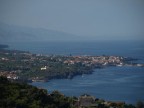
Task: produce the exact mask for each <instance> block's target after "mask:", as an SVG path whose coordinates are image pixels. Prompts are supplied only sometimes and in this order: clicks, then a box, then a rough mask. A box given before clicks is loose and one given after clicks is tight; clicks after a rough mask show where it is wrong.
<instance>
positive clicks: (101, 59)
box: [64, 56, 124, 66]
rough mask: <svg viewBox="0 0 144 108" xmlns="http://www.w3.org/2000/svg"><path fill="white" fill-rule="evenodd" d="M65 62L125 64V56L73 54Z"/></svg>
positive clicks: (69, 63)
mask: <svg viewBox="0 0 144 108" xmlns="http://www.w3.org/2000/svg"><path fill="white" fill-rule="evenodd" d="M64 63H66V64H68V65H71V64H76V63H82V64H84V65H96V64H99V65H119V66H120V65H123V64H124V62H123V57H119V56H73V57H71V58H68V59H67V60H65V61H64Z"/></svg>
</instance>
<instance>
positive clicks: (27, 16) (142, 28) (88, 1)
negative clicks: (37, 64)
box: [0, 0, 144, 39]
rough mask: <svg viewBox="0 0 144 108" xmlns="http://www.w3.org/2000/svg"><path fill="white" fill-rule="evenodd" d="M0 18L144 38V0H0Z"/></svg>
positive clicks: (101, 34)
mask: <svg viewBox="0 0 144 108" xmlns="http://www.w3.org/2000/svg"><path fill="white" fill-rule="evenodd" d="M0 22H4V23H7V24H14V25H22V26H29V27H36V28H47V29H53V30H58V31H64V32H67V33H72V34H76V35H82V36H84V37H87V36H90V37H91V38H92V37H93V38H100V39H108V38H111V39H113V38H114V39H137V38H139V39H141V38H142V39H143V36H144V0H0Z"/></svg>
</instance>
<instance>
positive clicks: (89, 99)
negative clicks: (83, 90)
mask: <svg viewBox="0 0 144 108" xmlns="http://www.w3.org/2000/svg"><path fill="white" fill-rule="evenodd" d="M78 101H79V108H87V107H97V104H95V98H94V97H93V96H90V95H87V94H84V95H82V96H80V97H79V99H78Z"/></svg>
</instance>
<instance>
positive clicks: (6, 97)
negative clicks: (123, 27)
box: [0, 77, 143, 108]
mask: <svg viewBox="0 0 144 108" xmlns="http://www.w3.org/2000/svg"><path fill="white" fill-rule="evenodd" d="M0 91H1V92H0V108H135V106H133V105H127V104H125V103H123V102H111V101H104V100H103V99H97V98H94V97H93V96H90V95H87V94H84V95H82V96H80V97H79V98H77V97H67V96H65V95H63V94H61V93H60V92H58V91H53V92H52V93H50V94H49V93H47V91H46V90H45V89H42V88H37V87H34V86H32V85H28V84H26V83H20V82H16V81H12V80H11V81H9V80H8V79H7V78H5V77H0ZM142 104H143V103H140V105H141V106H142ZM140 105H139V106H140ZM142 107H143V106H142ZM137 108H141V107H137Z"/></svg>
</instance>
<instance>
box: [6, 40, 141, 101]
mask: <svg viewBox="0 0 144 108" xmlns="http://www.w3.org/2000/svg"><path fill="white" fill-rule="evenodd" d="M7 44H8V45H10V49H18V50H24V51H30V52H32V53H36V54H45V55H51V54H55V55H70V54H71V55H118V56H125V57H133V58H136V59H138V60H137V61H135V62H137V63H144V43H143V42H142V41H91V42H86V41H85V42H27V43H26V42H23V43H20V42H19V43H18V42H17V43H12V42H11V43H10V42H9V43H7ZM32 85H35V86H37V87H41V88H45V89H47V90H48V92H49V93H50V92H52V91H53V90H59V91H60V92H62V93H63V94H65V95H67V96H80V95H82V94H84V93H87V94H90V95H93V96H95V97H96V98H101V99H105V100H109V101H124V102H126V103H132V104H135V103H136V102H137V101H139V100H141V101H144V67H143V68H142V67H128V66H123V67H107V68H104V69H95V70H94V72H93V74H90V75H82V76H76V77H74V78H73V79H71V80H70V79H53V80H50V81H49V82H33V83H32Z"/></svg>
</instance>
